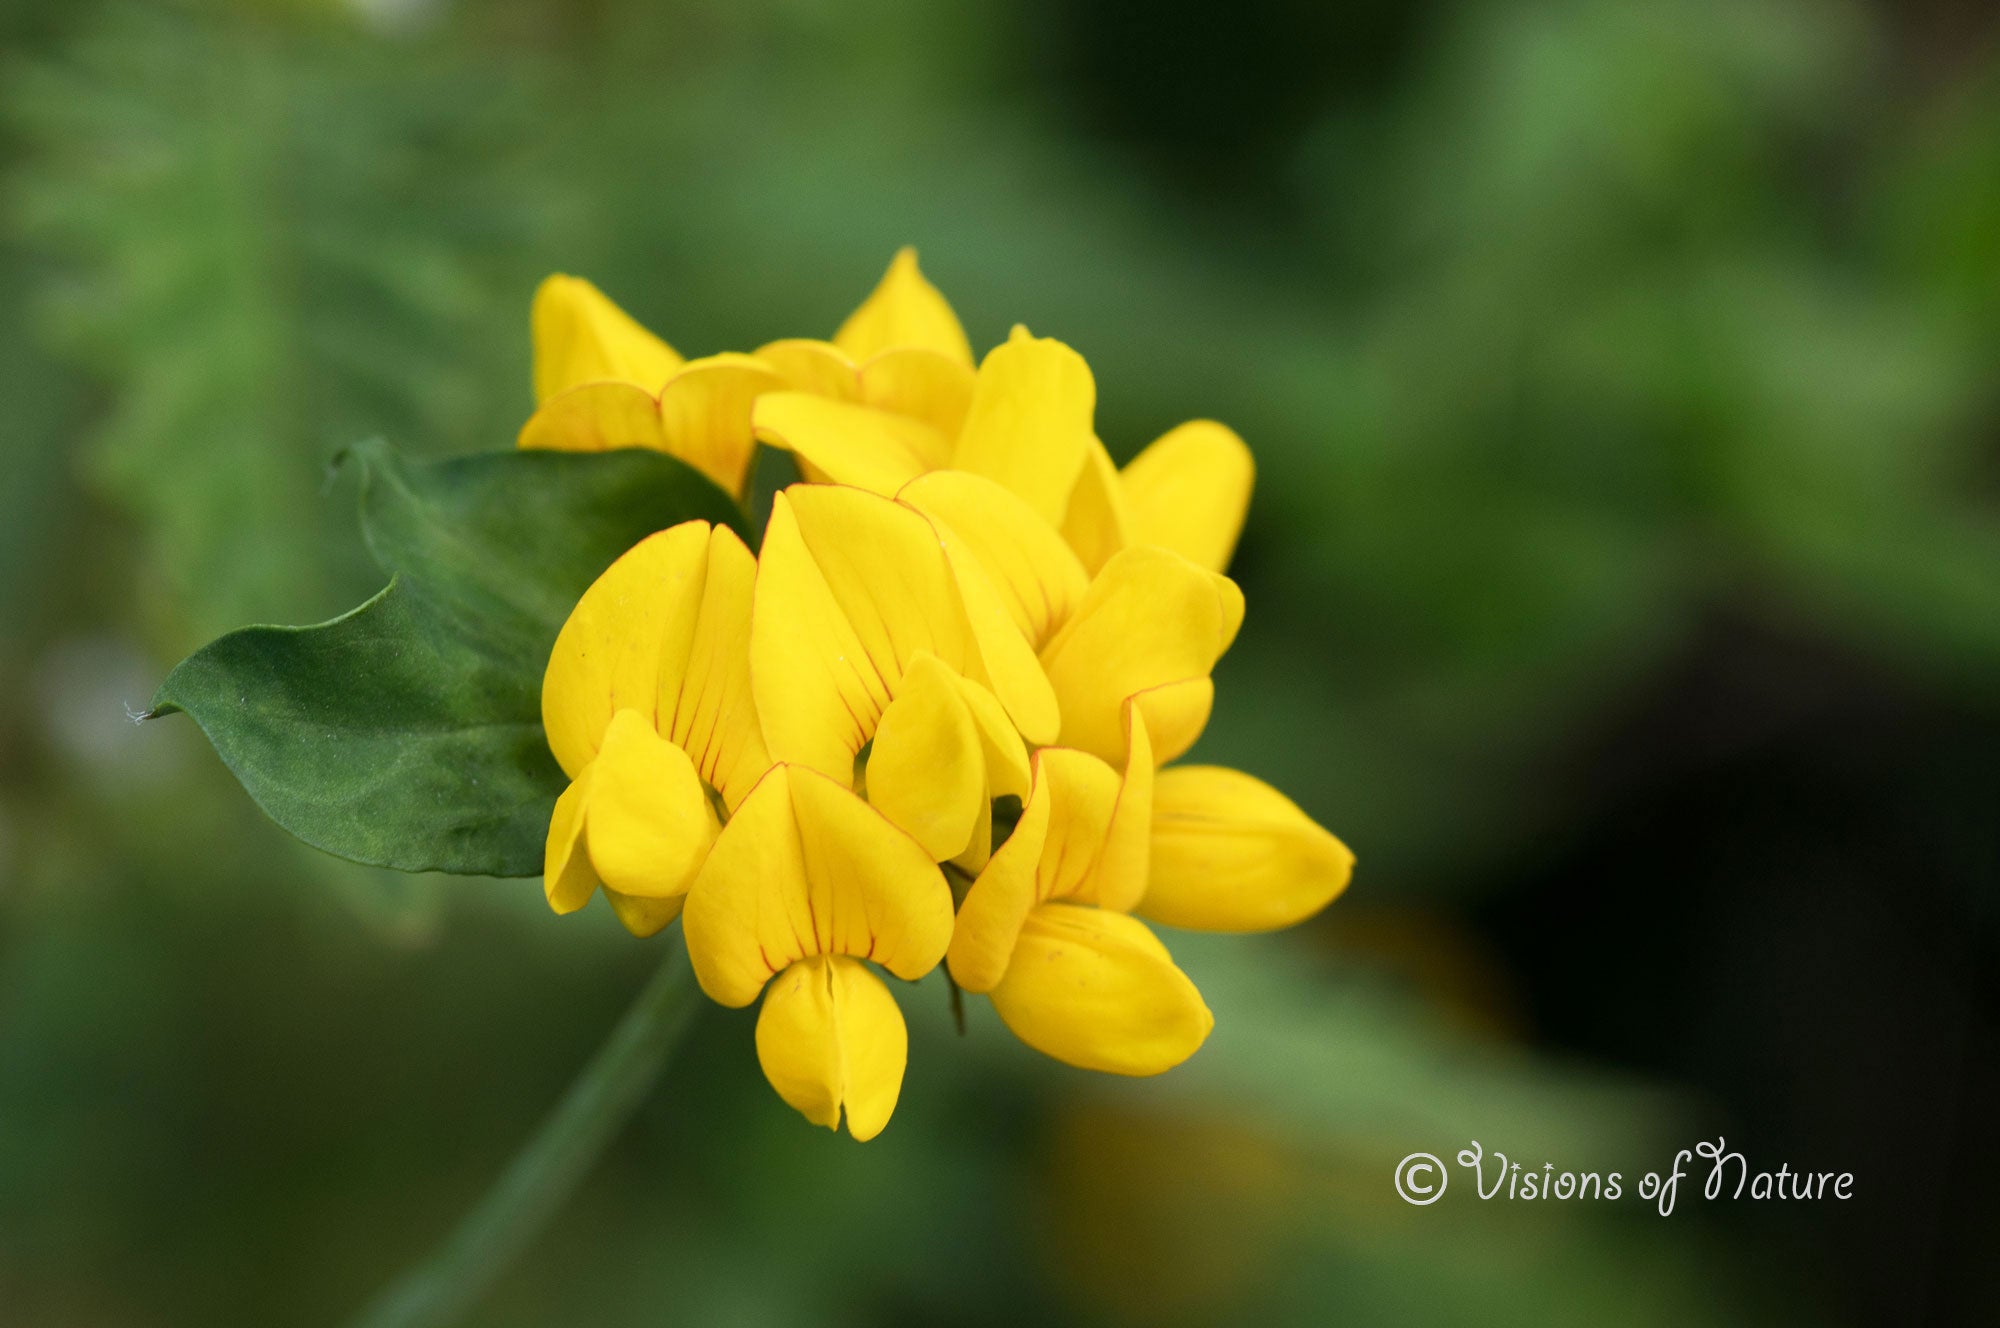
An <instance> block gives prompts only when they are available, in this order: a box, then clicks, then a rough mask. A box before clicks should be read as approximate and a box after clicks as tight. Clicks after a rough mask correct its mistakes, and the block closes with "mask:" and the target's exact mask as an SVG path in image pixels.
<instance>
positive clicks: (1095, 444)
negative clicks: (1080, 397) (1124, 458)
mask: <svg viewBox="0 0 2000 1328" xmlns="http://www.w3.org/2000/svg"><path fill="white" fill-rule="evenodd" d="M1132 525H1133V516H1132V512H1131V510H1130V508H1129V506H1128V505H1127V503H1126V501H1125V489H1124V485H1123V482H1122V481H1121V480H1120V479H1119V477H1118V467H1116V466H1114V465H1113V464H1111V454H1110V453H1109V452H1107V451H1105V450H1104V444H1103V443H1100V442H1099V441H1097V439H1096V438H1094V437H1093V438H1092V439H1091V440H1090V447H1089V449H1088V450H1087V451H1086V452H1085V453H1084V458H1083V470H1082V472H1081V473H1080V474H1078V476H1077V479H1076V488H1075V489H1074V490H1073V491H1072V492H1071V493H1070V497H1069V510H1068V511H1066V512H1065V513H1063V521H1062V535H1063V539H1064V540H1065V541H1067V542H1068V544H1069V546H1070V548H1072V549H1074V550H1075V551H1076V556H1077V559H1078V561H1080V562H1082V564H1083V569H1084V570H1085V571H1086V572H1088V573H1090V575H1092V576H1096V575H1097V573H1098V572H1099V570H1101V569H1102V568H1103V566H1104V564H1106V563H1108V562H1110V561H1111V555H1112V554H1114V553H1116V552H1118V551H1119V550H1120V549H1122V548H1124V547H1126V546H1127V545H1129V544H1131V543H1132Z"/></svg>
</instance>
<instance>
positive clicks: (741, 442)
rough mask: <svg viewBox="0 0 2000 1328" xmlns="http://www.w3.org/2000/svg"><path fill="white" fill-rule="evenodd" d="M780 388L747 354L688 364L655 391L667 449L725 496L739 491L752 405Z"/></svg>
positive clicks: (772, 374)
mask: <svg viewBox="0 0 2000 1328" xmlns="http://www.w3.org/2000/svg"><path fill="white" fill-rule="evenodd" d="M784 386H785V380H784V379H783V378H781V377H779V376H778V373H777V371H776V370H774V369H772V368H771V367H770V366H769V365H766V364H765V363H764V362H763V361H761V360H758V359H755V358H753V357H752V356H749V355H710V356H708V357H707V358H706V359H700V360H689V361H688V362H687V363H686V364H685V365H683V366H682V367H681V369H680V372H678V373H676V374H675V375H674V376H673V377H672V378H670V379H668V380H667V385H666V386H665V387H663V388H661V389H660V431H661V433H662V434H664V435H665V437H666V440H667V450H668V451H669V452H671V453H673V454H674V455H675V456H677V457H679V458H680V459H681V460H683V461H685V462H687V463H688V464H689V465H691V466H693V467H694V468H695V469H696V470H699V471H700V472H701V473H702V474H704V475H706V476H708V477H709V478H710V479H712V480H714V481H715V482H716V483H717V484H719V485H721V486H722V487H723V488H724V489H726V490H728V491H729V492H730V493H740V492H742V489H743V477H744V476H745V475H746V474H747V473H748V471H749V469H750V453H751V450H752V448H753V447H754V446H755V439H754V438H753V437H752V436H751V432H750V410H751V407H752V405H753V404H754V403H755V402H756V400H757V398H758V397H759V396H761V395H762V394H764V393H766V392H776V391H782V390H783V388H784Z"/></svg>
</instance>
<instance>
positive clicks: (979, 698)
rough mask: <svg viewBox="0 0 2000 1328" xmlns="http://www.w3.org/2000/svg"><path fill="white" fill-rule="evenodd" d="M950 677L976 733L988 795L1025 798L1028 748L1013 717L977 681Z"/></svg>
mask: <svg viewBox="0 0 2000 1328" xmlns="http://www.w3.org/2000/svg"><path fill="white" fill-rule="evenodd" d="M953 681H954V682H956V683H957V684H958V694H959V698H960V699H961V700H963V701H964V702H965V709H966V713H967V714H969V715H971V716H972V727H973V729H974V730H975V731H976V732H977V733H978V734H979V746H980V751H981V753H982V755H983V756H984V757H985V765H986V783H987V788H988V790H989V793H990V795H991V796H992V797H995V798H1005V797H1010V796H1011V797H1016V798H1026V797H1027V796H1028V790H1029V788H1030V786H1031V784H1032V782H1033V779H1032V776H1031V775H1030V773H1029V769H1028V748H1027V746H1026V744H1024V743H1023V742H1022V741H1021V735H1020V733H1019V732H1018V731H1016V729H1015V728H1014V722H1013V720H1011V719H1009V718H1008V717H1007V711H1006V708H1005V707H1003V706H1002V705H1001V704H1000V702H999V701H998V700H996V699H995V698H994V696H993V693H991V692H989V691H987V690H986V689H985V688H984V687H981V686H980V685H979V684H978V683H976V682H973V681H971V680H970V679H968V678H963V677H954V678H953Z"/></svg>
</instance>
